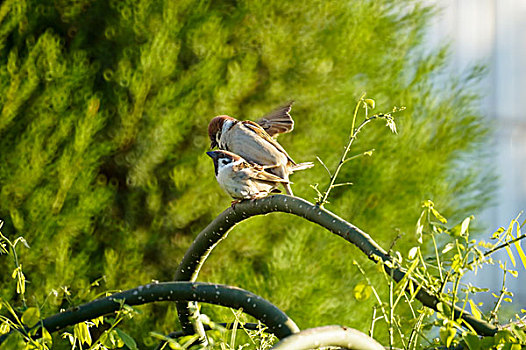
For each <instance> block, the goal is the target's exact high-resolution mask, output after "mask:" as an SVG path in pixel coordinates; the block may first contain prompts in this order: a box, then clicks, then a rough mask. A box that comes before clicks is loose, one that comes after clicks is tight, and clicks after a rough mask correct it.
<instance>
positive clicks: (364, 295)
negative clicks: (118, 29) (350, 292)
mask: <svg viewBox="0 0 526 350" xmlns="http://www.w3.org/2000/svg"><path fill="white" fill-rule="evenodd" d="M371 293H372V288H371V286H370V285H368V284H367V283H365V282H360V283H358V284H357V285H356V287H354V297H355V298H356V300H358V301H365V300H367V299H369V297H370V296H371Z"/></svg>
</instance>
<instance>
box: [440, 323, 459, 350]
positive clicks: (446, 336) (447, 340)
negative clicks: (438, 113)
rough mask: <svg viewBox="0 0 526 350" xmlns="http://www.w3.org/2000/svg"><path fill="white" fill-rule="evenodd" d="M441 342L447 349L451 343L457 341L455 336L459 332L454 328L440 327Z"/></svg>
mask: <svg viewBox="0 0 526 350" xmlns="http://www.w3.org/2000/svg"><path fill="white" fill-rule="evenodd" d="M439 333H440V340H442V342H443V343H444V344H446V346H447V347H450V346H451V343H452V342H453V339H455V335H456V334H457V332H456V331H455V330H454V329H453V327H451V326H448V327H440V332H439Z"/></svg>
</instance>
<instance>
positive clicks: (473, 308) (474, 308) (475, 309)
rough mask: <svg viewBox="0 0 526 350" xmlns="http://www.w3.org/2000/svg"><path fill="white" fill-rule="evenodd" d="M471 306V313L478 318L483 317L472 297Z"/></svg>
mask: <svg viewBox="0 0 526 350" xmlns="http://www.w3.org/2000/svg"><path fill="white" fill-rule="evenodd" d="M469 306H470V307H471V313H472V314H473V316H474V317H475V318H476V319H478V320H481V319H482V313H481V312H480V310H479V309H478V307H477V305H476V304H475V303H474V302H473V300H471V299H469Z"/></svg>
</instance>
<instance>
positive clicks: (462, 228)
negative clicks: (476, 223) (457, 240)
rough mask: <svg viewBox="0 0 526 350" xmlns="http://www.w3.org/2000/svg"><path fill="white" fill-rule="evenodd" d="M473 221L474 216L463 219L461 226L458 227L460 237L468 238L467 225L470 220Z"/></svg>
mask: <svg viewBox="0 0 526 350" xmlns="http://www.w3.org/2000/svg"><path fill="white" fill-rule="evenodd" d="M473 219H474V216H473V215H472V216H470V217H467V218H465V219H464V221H462V224H461V225H460V236H461V237H468V236H469V232H468V229H469V224H470V222H471V220H473Z"/></svg>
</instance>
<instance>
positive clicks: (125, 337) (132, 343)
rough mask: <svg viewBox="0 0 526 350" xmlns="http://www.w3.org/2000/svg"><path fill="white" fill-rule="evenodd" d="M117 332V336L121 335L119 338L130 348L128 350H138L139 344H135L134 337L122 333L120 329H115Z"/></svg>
mask: <svg viewBox="0 0 526 350" xmlns="http://www.w3.org/2000/svg"><path fill="white" fill-rule="evenodd" d="M115 330H116V331H117V334H118V335H119V338H121V339H122V341H123V342H124V344H125V345H126V346H127V347H128V349H130V350H137V343H136V342H135V340H134V339H133V338H132V337H130V336H129V335H128V334H126V333H124V332H123V331H121V330H120V329H119V328H115Z"/></svg>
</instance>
